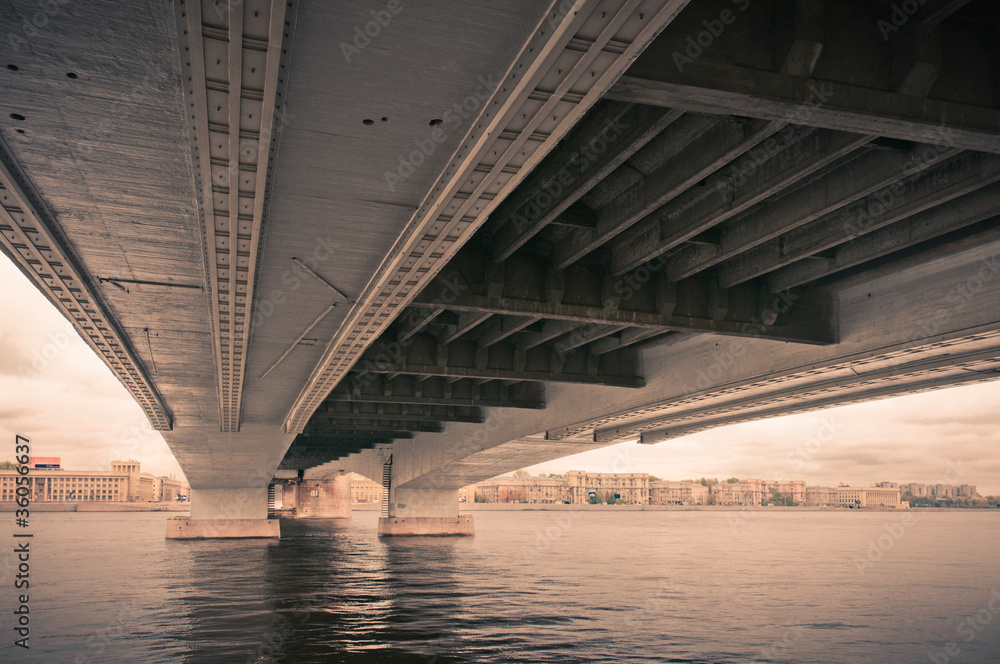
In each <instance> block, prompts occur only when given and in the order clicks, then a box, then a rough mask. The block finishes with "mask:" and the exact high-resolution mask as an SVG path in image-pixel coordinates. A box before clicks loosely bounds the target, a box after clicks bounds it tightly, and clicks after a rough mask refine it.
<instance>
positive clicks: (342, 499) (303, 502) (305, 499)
mask: <svg viewBox="0 0 1000 664" xmlns="http://www.w3.org/2000/svg"><path fill="white" fill-rule="evenodd" d="M313 494H315V495H313ZM295 518H296V519H350V518H351V476H350V475H347V474H345V475H339V476H337V477H334V478H332V479H326V480H302V481H301V482H300V483H299V485H298V487H297V488H296V496H295Z"/></svg>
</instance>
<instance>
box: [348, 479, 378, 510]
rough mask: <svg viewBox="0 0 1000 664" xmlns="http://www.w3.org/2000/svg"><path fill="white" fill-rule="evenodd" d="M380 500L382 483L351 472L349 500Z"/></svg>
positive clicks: (353, 501)
mask: <svg viewBox="0 0 1000 664" xmlns="http://www.w3.org/2000/svg"><path fill="white" fill-rule="evenodd" d="M381 501H382V485H381V484H380V483H378V482H376V481H374V480H370V479H368V478H367V477H365V476H364V475H358V474H357V473H351V502H352V503H377V502H381Z"/></svg>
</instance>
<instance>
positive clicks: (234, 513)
mask: <svg viewBox="0 0 1000 664" xmlns="http://www.w3.org/2000/svg"><path fill="white" fill-rule="evenodd" d="M191 518H192V519H195V520H213V519H223V520H229V519H238V520H245V519H266V518H267V485H266V484H265V486H263V487H249V488H226V489H195V488H194V487H191Z"/></svg>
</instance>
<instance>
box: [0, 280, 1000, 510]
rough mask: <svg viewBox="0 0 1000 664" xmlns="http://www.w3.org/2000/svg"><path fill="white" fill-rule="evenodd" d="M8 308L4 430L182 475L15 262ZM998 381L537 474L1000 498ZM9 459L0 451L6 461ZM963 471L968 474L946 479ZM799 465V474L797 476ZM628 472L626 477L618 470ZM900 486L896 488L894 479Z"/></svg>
mask: <svg viewBox="0 0 1000 664" xmlns="http://www.w3.org/2000/svg"><path fill="white" fill-rule="evenodd" d="M0 282H3V283H4V284H6V285H7V286H8V287H7V288H6V289H4V291H3V292H2V293H0V306H3V307H4V308H5V309H6V310H7V311H16V312H19V315H18V317H17V318H16V319H15V318H6V319H4V320H3V321H0V349H2V352H0V394H3V396H4V405H3V406H2V407H0V433H3V435H4V436H5V437H6V438H7V439H9V440H13V437H14V435H15V433H20V434H22V435H26V436H29V438H31V439H32V444H33V454H34V455H35V456H59V457H62V459H63V465H64V467H68V468H74V469H78V470H88V469H102V468H104V467H106V465H107V463H108V462H110V461H112V460H117V459H120V458H136V459H139V460H140V461H142V463H143V465H144V467H146V468H149V469H150V472H153V473H155V474H157V475H170V474H175V475H177V476H178V477H184V474H183V471H182V470H181V468H180V466H179V465H178V464H177V462H176V460H175V459H174V457H173V455H172V454H171V453H170V450H169V448H168V447H167V445H166V443H165V442H164V441H163V438H162V436H160V434H159V433H157V432H155V431H153V429H152V428H151V427H150V425H149V422H148V421H147V420H146V418H145V416H144V415H143V413H142V411H141V410H140V409H139V407H138V405H137V404H136V403H135V401H134V400H133V399H132V397H131V395H129V393H128V392H127V391H126V390H125V388H124V387H123V386H122V385H121V384H120V383H119V382H118V380H117V379H116V378H115V377H114V376H113V375H112V374H111V372H110V371H109V370H108V369H107V367H106V366H105V365H104V364H103V363H102V362H101V361H100V360H99V359H98V357H97V356H96V355H95V354H94V352H93V351H92V350H91V349H90V348H88V347H87V346H86V345H85V344H84V342H83V340H82V339H80V338H79V336H77V335H76V333H75V332H73V331H72V328H71V327H70V326H69V324H68V322H66V321H65V319H63V318H62V316H61V315H60V314H59V313H58V312H57V311H56V310H55V308H54V307H52V305H51V304H49V303H48V301H46V300H45V298H44V297H43V296H42V295H41V293H39V292H38V291H37V290H36V289H35V288H34V287H33V286H32V285H31V284H30V283H29V282H28V281H27V280H26V279H25V278H24V277H23V275H21V274H20V273H19V272H18V271H17V269H16V268H15V267H14V266H13V265H12V264H11V263H9V262H7V261H3V262H0ZM998 401H1000V383H997V382H992V383H983V384H977V385H970V386H965V387H957V388H950V389H945V390H937V391H933V392H927V393H923V394H915V395H907V396H902V397H894V398H891V399H883V400H880V401H873V402H868V403H863V404H856V405H850V406H841V407H837V408H830V409H826V410H821V411H815V412H810V413H801V414H796V415H788V416H784V417H779V418H773V419H770V420H761V421H757V422H748V423H745V424H737V425H733V426H729V427H723V428H719V429H712V430H709V431H704V432H700V433H697V434H692V435H689V436H685V437H682V438H678V439H675V440H671V441H667V442H664V443H660V444H658V445H639V444H637V443H621V444H619V445H614V446H611V447H605V448H601V449H598V450H593V451H590V452H585V453H582V454H577V455H573V456H569V457H563V458H561V459H556V460H554V461H550V462H546V463H542V464H538V465H535V466H529V467H527V468H526V470H528V472H531V473H532V474H537V473H540V472H545V473H550V472H552V473H555V472H559V470H558V469H560V468H562V469H568V468H570V467H571V466H572V468H573V469H580V470H586V471H588V472H649V473H652V474H654V475H657V476H660V477H667V476H670V477H683V478H691V477H692V476H693V478H694V479H697V478H699V477H702V476H704V477H719V478H720V479H724V478H726V477H733V476H744V477H761V479H775V478H776V474H778V473H784V477H785V478H791V477H792V476H794V477H795V478H797V479H804V480H805V481H806V482H807V483H808V484H818V485H828V484H829V483H830V482H833V483H834V484H833V485H834V486H835V485H836V482H837V481H840V480H839V479H838V478H843V477H844V476H847V475H849V476H850V477H854V478H857V480H856V481H858V482H859V483H860V482H877V481H882V480H891V481H897V480H898V481H906V482H919V483H926V484H930V483H956V484H975V485H977V486H978V487H979V492H980V493H981V494H983V495H989V494H994V495H995V494H1000V459H997V458H995V456H993V455H991V454H990V453H991V451H992V448H993V446H994V445H995V440H996V434H995V431H996V430H997V426H998V425H1000V413H997V412H996V411H995V408H994V407H993V405H994V404H996V403H997V402H998ZM9 456H10V454H7V455H2V454H0V460H2V459H3V458H7V457H9ZM949 463H951V464H953V465H955V466H958V468H959V469H960V470H961V472H962V476H961V477H958V478H956V479H955V480H954V481H952V482H946V481H944V480H942V478H943V477H945V474H946V473H949V472H951V473H952V474H954V472H955V471H954V470H953V469H952V466H950V465H949ZM800 468H801V470H800ZM619 469H620V470H619ZM894 478H895V479H894Z"/></svg>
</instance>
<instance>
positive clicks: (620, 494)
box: [566, 470, 649, 505]
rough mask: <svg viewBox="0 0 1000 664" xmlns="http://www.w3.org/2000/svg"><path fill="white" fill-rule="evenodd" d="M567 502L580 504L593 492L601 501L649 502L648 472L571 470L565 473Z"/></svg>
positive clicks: (641, 503) (642, 503) (643, 503)
mask: <svg viewBox="0 0 1000 664" xmlns="http://www.w3.org/2000/svg"><path fill="white" fill-rule="evenodd" d="M566 484H567V485H568V487H569V502H571V503H573V504H574V505H582V504H584V503H587V502H589V501H590V495H591V494H594V496H595V497H596V499H597V500H599V501H601V502H609V503H610V502H614V501H619V500H620V501H623V502H625V503H629V504H635V505H648V504H649V474H648V473H587V472H584V471H582V470H571V471H569V472H568V473H566Z"/></svg>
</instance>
